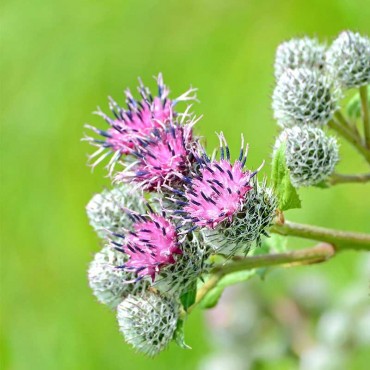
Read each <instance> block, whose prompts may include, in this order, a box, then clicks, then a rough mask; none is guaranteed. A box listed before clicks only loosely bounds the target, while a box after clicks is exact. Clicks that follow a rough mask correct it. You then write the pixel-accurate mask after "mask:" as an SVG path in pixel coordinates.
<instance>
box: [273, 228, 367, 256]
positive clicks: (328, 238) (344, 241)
mask: <svg viewBox="0 0 370 370" xmlns="http://www.w3.org/2000/svg"><path fill="white" fill-rule="evenodd" d="M271 232H273V233H276V234H280V235H290V236H297V237H300V238H304V239H311V240H317V241H323V242H327V243H330V244H333V245H334V246H335V249H336V250H337V251H342V250H347V249H355V250H368V251H370V235H369V234H364V233H356V232H350V231H341V230H333V229H327V228H324V227H320V226H313V225H305V224H298V223H294V222H290V221H284V222H283V223H276V224H275V225H274V226H273V227H272V228H271Z"/></svg>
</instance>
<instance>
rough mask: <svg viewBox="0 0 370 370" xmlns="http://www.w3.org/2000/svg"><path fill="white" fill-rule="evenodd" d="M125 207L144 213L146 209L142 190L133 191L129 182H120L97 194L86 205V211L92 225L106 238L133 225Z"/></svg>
mask: <svg viewBox="0 0 370 370" xmlns="http://www.w3.org/2000/svg"><path fill="white" fill-rule="evenodd" d="M125 208H129V209H131V210H133V211H135V212H138V213H144V212H145V209H146V207H145V202H144V198H143V196H142V195H141V194H140V192H137V191H133V187H132V186H130V185H129V184H120V185H119V186H117V187H114V188H113V189H109V190H108V189H106V190H104V191H102V192H101V193H99V194H95V195H94V196H93V198H92V199H91V200H90V202H89V203H88V205H87V206H86V212H87V216H88V217H89V221H90V224H91V226H92V227H93V228H94V230H95V231H96V232H97V234H98V235H99V236H100V237H101V238H104V239H105V238H107V237H110V238H112V236H113V234H114V233H121V232H122V230H123V229H130V228H131V227H132V224H133V222H132V219H131V218H130V217H129V216H128V215H127V213H126V212H125V211H124V209H125ZM113 239H114V237H113Z"/></svg>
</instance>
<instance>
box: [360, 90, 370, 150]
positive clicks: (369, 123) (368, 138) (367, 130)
mask: <svg viewBox="0 0 370 370" xmlns="http://www.w3.org/2000/svg"><path fill="white" fill-rule="evenodd" d="M367 94H368V91H367V86H361V87H360V97H361V106H362V120H363V122H364V134H365V143H366V147H367V148H368V149H370V117H369V115H370V113H369V101H368V96H367Z"/></svg>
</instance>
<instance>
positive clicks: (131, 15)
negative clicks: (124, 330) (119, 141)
mask: <svg viewBox="0 0 370 370" xmlns="http://www.w3.org/2000/svg"><path fill="white" fill-rule="evenodd" d="M369 19H370V4H369V2H368V1H367V0H363V1H361V0H326V1H323V0H310V1H293V0H291V1H288V0H285V1H277V0H247V1H237V0H228V1H218V0H197V1H188V0H185V1H175V0H173V1H171V0H168V1H159V0H158V1H142V0H126V1H118V0H106V1H96V0H74V1H71V0H65V1H60V0H56V1H46V0H32V1H29V2H26V1H24V0H23V1H20V0H11V1H4V2H2V4H1V21H2V25H1V31H2V32H1V34H2V42H1V44H2V53H1V81H2V83H1V125H2V127H1V171H2V174H1V197H2V199H1V211H2V217H1V218H2V220H1V221H2V227H1V233H2V250H1V274H2V276H1V301H2V323H1V358H2V359H1V361H2V365H3V367H2V368H3V369H14V370H21V369H22V370H23V369H130V370H131V369H134V370H135V369H141V368H147V367H148V366H149V367H150V369H152V370H155V369H171V370H172V369H197V368H198V364H199V361H200V360H201V359H202V356H203V355H206V354H208V353H210V351H211V350H212V349H211V347H210V344H209V343H208V341H207V336H208V335H209V334H208V332H207V331H206V329H205V328H204V321H203V315H202V313H201V312H200V311H197V312H196V313H194V314H192V315H191V317H190V318H189V320H188V323H187V330H186V334H187V342H188V343H189V344H190V345H191V346H192V347H193V350H192V351H184V350H181V349H179V348H177V347H175V346H171V347H170V349H169V350H168V351H166V352H165V353H163V354H161V355H160V356H159V357H158V358H156V359H155V360H149V359H146V358H144V357H142V356H140V355H137V354H135V353H134V352H133V351H132V350H131V349H129V348H128V346H127V345H125V344H124V342H123V340H122V338H121V336H120V334H119V333H118V331H117V328H116V323H115V318H114V315H113V314H112V313H111V312H110V311H109V310H107V309H106V308H105V307H103V306H101V305H99V304H97V303H96V302H95V299H94V297H93V296H92V295H91V293H90V290H89V288H88V286H87V281H86V268H87V265H88V263H89V261H90V260H91V258H92V255H93V253H94V252H95V251H97V250H98V248H99V246H98V240H97V238H96V237H95V235H94V233H93V232H92V230H91V229H90V227H89V225H88V222H87V219H86V216H85V211H84V207H85V205H86V203H87V202H88V200H89V199H90V197H91V196H92V195H93V193H94V192H97V191H100V190H101V189H102V187H103V186H105V185H107V184H108V179H107V178H104V175H105V171H104V170H103V169H101V168H99V169H97V170H96V171H94V173H91V171H90V169H89V168H88V167H86V165H85V164H86V159H87V153H91V152H92V150H93V148H91V147H89V146H88V145H87V144H86V143H82V142H80V138H81V137H82V136H83V131H84V129H83V124H84V123H86V122H88V123H91V124H94V125H98V126H100V127H103V126H104V123H103V121H102V120H100V119H99V117H97V116H93V115H91V112H92V111H93V110H95V108H96V106H97V105H99V106H101V107H102V108H103V109H105V110H107V109H108V108H107V96H108V95H111V96H113V97H114V98H115V99H117V100H118V101H122V100H120V99H123V95H122V91H123V89H124V88H126V87H127V86H128V87H130V88H132V89H133V90H134V89H135V86H136V84H137V76H141V77H142V79H143V80H144V82H145V83H147V84H149V85H150V86H151V87H154V80H153V79H152V76H153V75H156V74H157V73H158V72H160V71H162V72H163V74H164V78H165V82H166V83H167V84H168V85H170V87H171V90H172V93H173V95H172V96H177V95H178V94H180V93H182V92H183V91H185V90H186V89H187V88H188V87H189V85H190V84H191V85H193V86H195V87H198V88H199V94H198V97H199V99H200V101H201V104H199V105H197V107H196V108H195V109H196V111H197V113H198V114H200V113H202V114H204V118H203V119H202V121H201V122H200V123H199V124H198V131H199V133H201V134H202V135H204V136H206V137H207V140H208V143H209V147H212V146H213V145H215V144H216V137H215V135H214V132H215V131H220V130H223V131H224V132H225V134H226V137H227V139H228V141H229V144H230V146H231V148H234V149H235V150H237V148H238V147H239V138H240V132H244V134H245V136H246V138H247V140H248V141H249V143H250V156H249V166H250V167H253V168H256V167H257V166H258V165H259V164H260V162H261V161H262V160H263V159H267V162H269V155H270V149H271V146H272V144H273V142H274V135H276V126H275V124H274V122H273V120H272V112H271V109H270V105H271V99H270V96H271V93H272V89H273V84H274V79H273V60H274V52H275V48H276V46H277V45H278V44H279V43H280V42H281V41H283V40H286V39H288V38H291V37H293V36H302V35H304V34H306V33H307V34H308V35H311V36H313V35H316V36H318V37H319V38H320V39H321V40H323V41H324V40H330V39H332V38H333V37H335V36H336V34H337V33H338V32H339V31H341V30H343V29H346V28H350V29H353V30H358V31H360V32H363V33H367V34H369V33H370V24H369ZM342 157H343V163H342V164H341V165H340V169H341V170H342V171H343V172H345V171H348V172H354V171H361V170H362V171H364V170H365V166H364V164H363V163H362V162H361V160H360V159H358V158H357V156H356V155H355V153H354V152H353V151H352V149H351V148H348V147H347V146H346V145H345V144H344V145H343V146H342ZM262 172H264V173H268V172H269V166H265V167H264V170H263V171H262ZM302 199H303V205H304V211H290V213H289V214H288V217H290V218H291V219H294V220H296V221H304V222H312V223H317V224H321V225H326V226H330V227H337V228H343V229H349V230H359V231H368V232H369V231H370V224H369V220H368V219H366V216H367V217H369V207H370V201H369V186H361V185H353V186H352V187H351V186H347V185H342V186H338V187H336V188H335V189H333V190H331V191H323V190H320V189H309V190H305V191H302ZM293 245H299V246H300V245H303V244H295V243H293V244H292V246H293ZM305 245H307V243H306V244H305ZM363 256H364V255H363V254H362V255H356V254H355V253H346V254H344V253H343V255H340V256H338V257H337V258H335V259H334V260H332V261H331V262H329V263H326V264H323V265H320V266H315V267H312V268H311V269H312V270H315V271H316V273H318V274H322V275H324V276H325V277H327V278H328V280H329V281H330V282H331V288H332V289H330V294H331V295H332V297H333V299H335V296H336V295H337V294H339V292H340V290H341V288H342V287H343V286H345V285H346V284H348V283H349V282H351V281H352V280H353V279H355V278H356V271H355V270H356V266H357V261H358V260H359V259H361V258H363ZM302 269H303V268H302ZM300 273H301V270H300V269H299V268H297V269H294V271H293V270H289V271H284V272H282V273H281V274H283V275H284V279H290V281H294V279H295V277H296V276H297V275H299V274H300ZM259 284H260V285H259V289H260V290H261V291H265V290H266V291H271V292H273V291H274V289H273V286H272V284H274V286H276V291H279V292H280V293H281V294H284V289H283V287H284V285H283V284H284V283H283V281H281V282H280V283H279V280H276V281H273V280H269V279H267V281H266V282H263V283H262V282H261V283H259ZM279 284H281V286H279ZM359 284H363V285H364V286H366V287H367V285H368V280H366V279H363V280H362V281H360V282H359ZM271 294H272V293H271ZM246 335H247V333H246ZM247 350H248V349H247V348H246V351H247ZM352 360H353V362H351V367H350V368H353V369H357V368H359V369H360V368H361V367H362V366H363V364H366V361H367V363H369V361H370V359H369V358H368V357H367V354H366V351H360V353H357V352H356V351H355V352H354V353H353V356H352ZM352 360H351V361H352ZM294 364H295V363H294V362H293V365H292V368H296V366H298V365H294ZM261 366H262V367H258V368H261V369H278V368H283V369H284V368H287V367H284V366H285V365H279V363H266V364H263V365H261Z"/></svg>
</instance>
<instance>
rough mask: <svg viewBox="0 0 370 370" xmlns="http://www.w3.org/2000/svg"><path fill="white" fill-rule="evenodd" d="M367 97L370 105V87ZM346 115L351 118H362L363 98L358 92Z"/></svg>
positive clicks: (351, 101) (369, 87) (347, 107)
mask: <svg viewBox="0 0 370 370" xmlns="http://www.w3.org/2000/svg"><path fill="white" fill-rule="evenodd" d="M367 92H368V93H367V97H368V100H369V104H370V86H368V87H367ZM346 113H347V114H348V116H349V117H351V118H361V98H360V93H359V92H357V93H356V94H355V95H354V96H353V97H352V98H351V100H350V101H349V102H348V104H347V106H346Z"/></svg>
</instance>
